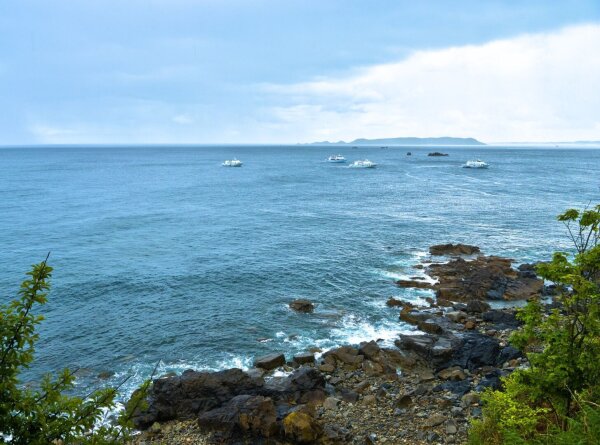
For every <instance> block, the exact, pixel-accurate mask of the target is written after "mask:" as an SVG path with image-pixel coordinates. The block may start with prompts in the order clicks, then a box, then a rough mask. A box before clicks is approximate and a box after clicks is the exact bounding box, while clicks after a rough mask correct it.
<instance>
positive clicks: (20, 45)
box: [0, 0, 600, 145]
mask: <svg viewBox="0 0 600 445" xmlns="http://www.w3.org/2000/svg"><path fill="white" fill-rule="evenodd" d="M5 3H6V4H4V5H3V8H2V14H0V35H1V36H2V38H1V39H0V110H1V111H0V145H11V144H63V143H75V144H76V143H88V144H106V143H124V144H129V143H138V144H143V143H167V144H168V143H296V142H312V141H319V140H346V141H348V140H352V139H355V138H359V137H367V138H381V137H396V136H420V137H436V136H455V137H475V138H477V139H480V140H482V141H485V142H505V141H531V142H548V141H573V140H600V113H599V112H598V110H600V57H599V56H598V54H599V52H598V51H599V50H598V48H600V2H598V0H570V1H569V2H548V1H547V0H528V1H527V2H521V1H516V0H490V1H486V2H481V1H480V0H459V1H457V2H453V4H452V7H449V3H448V2H447V0H428V1H427V2H415V1H414V0H378V1H377V2H371V3H368V2H364V1H363V0H318V1H317V0H314V1H311V0H308V1H307V0H289V1H288V0H286V1H285V2H282V1H280V0H228V1H226V2H224V1H217V0H151V1H142V0H131V1H126V2H124V1H122V0H86V1H85V2H73V1H70V0H55V1H52V2H48V1H47V0H26V1H19V2H5Z"/></svg>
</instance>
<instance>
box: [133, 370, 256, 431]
mask: <svg viewBox="0 0 600 445" xmlns="http://www.w3.org/2000/svg"><path fill="white" fill-rule="evenodd" d="M263 386H264V380H263V379H262V378H258V377H250V376H249V375H248V374H246V373H245V372H243V371H242V370H240V369H228V370H225V371H219V372H198V371H192V370H188V371H185V372H184V373H183V374H182V375H181V376H176V377H170V378H164V379H157V380H154V381H153V384H152V387H151V388H150V390H149V394H148V396H149V400H148V407H147V409H145V410H141V411H138V412H136V413H135V414H134V416H133V422H134V424H135V426H136V428H138V429H145V428H148V427H149V426H150V425H152V424H153V423H154V422H164V421H168V420H173V419H191V418H194V417H196V416H197V415H198V414H199V413H202V412H206V411H210V410H212V409H214V408H217V407H219V406H221V405H222V404H223V403H225V402H227V401H229V400H231V399H232V398H233V397H235V396H237V395H240V394H247V395H258V394H259V393H261V392H262V391H263V390H264V388H263Z"/></svg>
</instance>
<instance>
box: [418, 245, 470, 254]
mask: <svg viewBox="0 0 600 445" xmlns="http://www.w3.org/2000/svg"><path fill="white" fill-rule="evenodd" d="M480 252H481V250H479V247H477V246H469V245H468V244H437V245H435V246H431V247H430V248H429V253H430V254H431V255H444V256H446V255H448V256H454V255H474V254H476V253H480Z"/></svg>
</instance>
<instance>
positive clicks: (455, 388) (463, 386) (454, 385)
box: [432, 380, 471, 396]
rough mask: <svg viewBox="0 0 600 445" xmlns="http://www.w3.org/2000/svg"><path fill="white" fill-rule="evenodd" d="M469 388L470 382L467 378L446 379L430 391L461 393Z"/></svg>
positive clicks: (464, 392) (466, 391)
mask: <svg viewBox="0 0 600 445" xmlns="http://www.w3.org/2000/svg"><path fill="white" fill-rule="evenodd" d="M470 390H471V383H470V382H469V381H468V380H458V381H447V382H444V383H441V384H439V385H437V386H435V387H434V388H433V389H432V391H433V392H440V391H450V392H452V393H454V394H458V395H461V396H462V395H463V394H466V393H468V392H469V391H470Z"/></svg>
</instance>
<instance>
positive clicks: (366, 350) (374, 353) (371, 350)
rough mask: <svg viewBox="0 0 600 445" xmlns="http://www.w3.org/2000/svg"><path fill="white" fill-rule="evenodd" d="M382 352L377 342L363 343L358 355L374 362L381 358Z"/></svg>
mask: <svg viewBox="0 0 600 445" xmlns="http://www.w3.org/2000/svg"><path fill="white" fill-rule="evenodd" d="M380 352H381V348H380V347H379V345H378V344H377V342H376V341H370V342H365V343H361V344H360V347H359V348H358V353H359V354H362V355H363V356H365V358H368V359H369V360H374V359H376V358H377V357H379V353H380Z"/></svg>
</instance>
